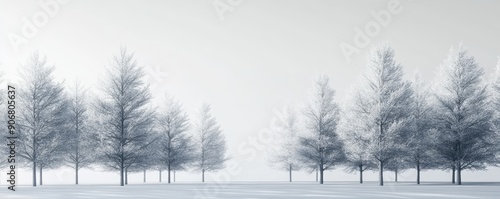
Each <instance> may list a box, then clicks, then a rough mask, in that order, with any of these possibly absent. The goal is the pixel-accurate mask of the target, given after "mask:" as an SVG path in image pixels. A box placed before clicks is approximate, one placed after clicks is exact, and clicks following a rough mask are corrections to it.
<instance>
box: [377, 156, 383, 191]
mask: <svg viewBox="0 0 500 199" xmlns="http://www.w3.org/2000/svg"><path fill="white" fill-rule="evenodd" d="M378 169H379V171H378V183H379V185H380V186H384V164H383V162H382V161H378Z"/></svg>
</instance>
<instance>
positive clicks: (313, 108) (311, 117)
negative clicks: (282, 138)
mask: <svg viewBox="0 0 500 199" xmlns="http://www.w3.org/2000/svg"><path fill="white" fill-rule="evenodd" d="M329 81H330V80H329V78H328V77H327V76H326V75H322V76H320V77H319V78H318V79H317V80H316V81H315V82H314V93H313V97H312V101H311V103H310V104H308V106H307V107H306V108H305V110H304V114H305V119H306V127H307V130H308V131H307V133H306V134H305V135H302V136H300V148H299V150H298V153H299V155H300V159H301V160H302V161H301V162H303V163H304V164H305V165H306V167H308V168H310V169H312V170H314V169H315V168H318V169H319V183H320V184H323V172H324V171H325V170H329V169H333V168H334V167H335V166H337V165H340V164H343V163H344V161H345V159H346V157H345V153H344V146H343V143H342V142H341V140H340V139H339V136H338V134H337V123H338V121H339V119H340V117H339V107H338V105H337V104H336V103H335V102H334V101H333V97H334V95H335V91H334V90H333V89H332V88H331V87H330V85H329Z"/></svg>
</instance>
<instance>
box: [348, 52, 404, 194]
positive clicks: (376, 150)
mask: <svg viewBox="0 0 500 199" xmlns="http://www.w3.org/2000/svg"><path fill="white" fill-rule="evenodd" d="M371 54H372V56H371V57H370V59H369V60H368V64H367V73H366V74H365V75H364V76H363V79H362V85H361V86H362V87H361V88H358V90H356V92H355V93H354V95H353V98H352V99H351V100H350V103H351V110H350V111H352V112H354V113H356V115H357V120H356V122H359V124H357V125H359V126H360V127H361V129H362V130H363V133H365V134H366V135H365V136H366V137H367V138H368V140H369V141H368V144H369V145H368V149H369V151H370V154H371V156H372V157H373V158H374V159H375V160H376V162H377V163H378V167H379V184H380V185H381V186H383V185H384V177H383V171H384V165H385V164H386V163H387V162H389V161H390V160H391V159H393V158H395V157H396V156H397V155H398V154H399V153H401V149H402V148H403V147H404V146H405V143H401V136H402V134H403V133H404V132H405V126H406V125H407V123H408V120H407V118H408V114H409V111H410V110H409V109H408V108H409V107H410V105H411V97H412V91H411V84H410V83H408V82H405V81H403V79H402V78H403V67H402V66H401V65H400V64H397V63H396V61H395V60H394V50H393V49H392V48H391V47H389V46H388V45H387V44H384V45H380V46H378V47H377V48H375V49H374V50H373V51H372V53H371Z"/></svg>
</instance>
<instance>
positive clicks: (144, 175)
mask: <svg viewBox="0 0 500 199" xmlns="http://www.w3.org/2000/svg"><path fill="white" fill-rule="evenodd" d="M144 182H146V169H144Z"/></svg>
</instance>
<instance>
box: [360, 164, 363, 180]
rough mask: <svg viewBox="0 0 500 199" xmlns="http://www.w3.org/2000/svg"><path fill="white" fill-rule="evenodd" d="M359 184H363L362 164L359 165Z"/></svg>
mask: <svg viewBox="0 0 500 199" xmlns="http://www.w3.org/2000/svg"><path fill="white" fill-rule="evenodd" d="M359 184H363V165H359Z"/></svg>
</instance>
